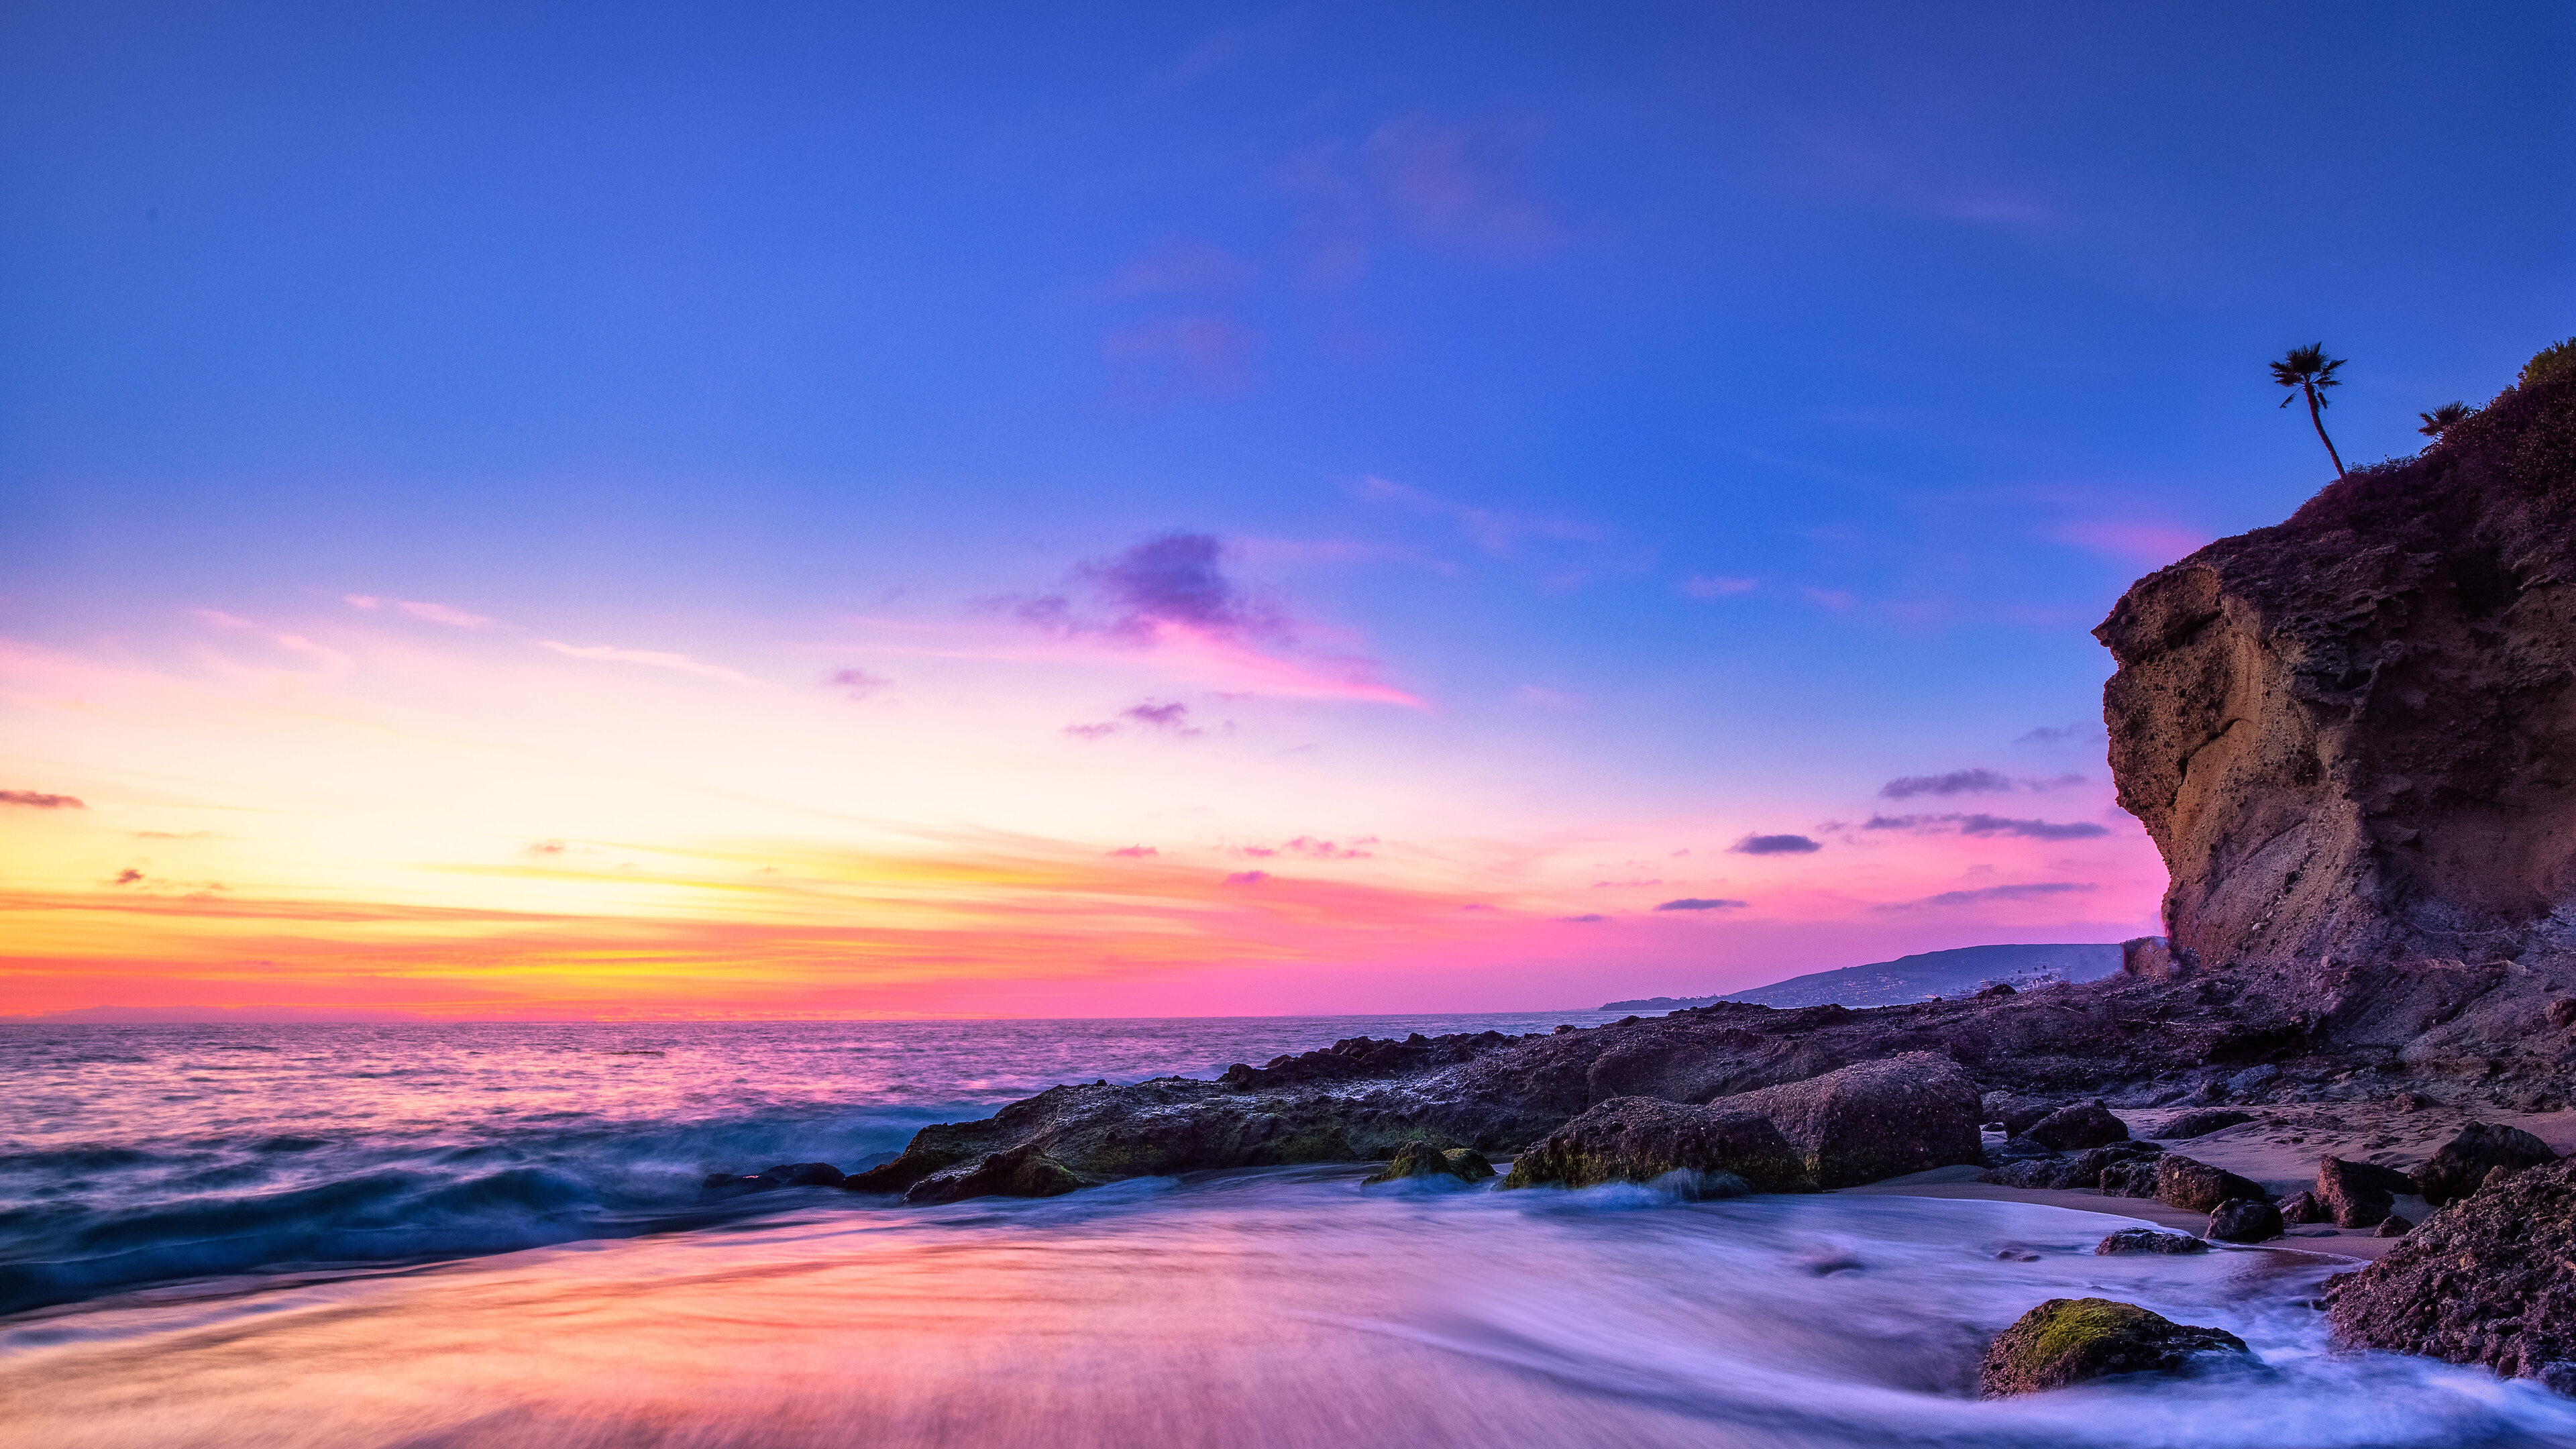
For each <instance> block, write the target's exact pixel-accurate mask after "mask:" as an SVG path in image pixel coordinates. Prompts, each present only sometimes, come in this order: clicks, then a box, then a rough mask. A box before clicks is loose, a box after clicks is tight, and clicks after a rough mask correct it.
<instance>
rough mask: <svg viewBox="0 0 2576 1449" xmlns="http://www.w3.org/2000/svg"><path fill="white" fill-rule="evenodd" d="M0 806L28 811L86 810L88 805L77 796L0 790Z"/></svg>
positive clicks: (33, 791) (37, 791) (36, 791)
mask: <svg viewBox="0 0 2576 1449" xmlns="http://www.w3.org/2000/svg"><path fill="white" fill-rule="evenodd" d="M0 805H24V806H26V807H27V808H28V809H30V810H87V809H88V808H89V805H88V803H87V802H86V801H84V800H82V799H81V798H80V797H79V796H77V795H48V794H45V793H44V792H43V791H41V790H0Z"/></svg>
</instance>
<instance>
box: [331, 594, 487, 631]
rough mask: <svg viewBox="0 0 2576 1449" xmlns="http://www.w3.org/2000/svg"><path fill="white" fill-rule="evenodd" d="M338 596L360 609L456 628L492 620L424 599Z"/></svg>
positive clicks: (474, 625) (369, 595) (365, 595)
mask: <svg viewBox="0 0 2576 1449" xmlns="http://www.w3.org/2000/svg"><path fill="white" fill-rule="evenodd" d="M340 597H341V598H342V599H343V600H345V601H347V602H348V603H350V604H353V605H355V606H357V607H358V608H361V609H393V610H395V611H397V612H400V613H405V614H409V615H411V616H412V617H413V618H415V619H425V620H427V621H429V622H430V623H432V624H445V625H448V626H450V627H452V628H457V629H480V628H482V627H483V626H484V625H486V624H489V623H491V622H493V621H492V620H490V619H488V618H485V617H484V616H483V615H481V614H469V613H467V612H465V611H464V610H463V609H459V608H454V607H451V606H449V605H447V604H433V603H430V602H428V601H427V600H425V599H389V598H385V597H383V596H381V595H377V594H342V595H341V596H340Z"/></svg>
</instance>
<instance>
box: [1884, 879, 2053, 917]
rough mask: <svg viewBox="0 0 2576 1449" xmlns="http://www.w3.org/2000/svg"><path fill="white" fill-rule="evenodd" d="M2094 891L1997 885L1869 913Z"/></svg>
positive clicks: (2039, 883)
mask: <svg viewBox="0 0 2576 1449" xmlns="http://www.w3.org/2000/svg"><path fill="white" fill-rule="evenodd" d="M2095 888H2096V887H2095V886H2094V885H2093V884H2092V883H2091V882H2089V881H2065V880H2048V881H2034V882H2032V883H2031V884H2029V885H1999V886H1985V887H1983V888H1981V889H1978V890H1969V891H1943V892H1941V893H1940V894H1939V895H1937V896H1925V897H1923V898H1922V899H1921V900H1916V901H1898V902H1896V903H1895V904H1893V905H1884V906H1876V907H1872V909H1874V910H1881V911H1910V910H1914V909H1916V908H1918V907H1923V906H1971V905H1976V904H1977V903H1979V902H1981V901H2027V900H2039V899H2042V898H2045V897H2048V896H2056V895H2065V894H2067V893H2068V892H2070V891H2089V890H2093V889H2095Z"/></svg>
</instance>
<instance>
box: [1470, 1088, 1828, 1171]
mask: <svg viewBox="0 0 2576 1449" xmlns="http://www.w3.org/2000/svg"><path fill="white" fill-rule="evenodd" d="M1674 1172H1682V1173H1706V1174H1720V1173H1723V1174H1728V1175H1732V1176H1734V1177H1736V1178H1740V1179H1742V1180H1743V1182H1744V1183H1745V1184H1746V1185H1748V1186H1750V1187H1751V1188H1753V1189H1754V1190H1755V1191H1758V1192H1811V1191H1813V1190H1814V1189H1815V1186H1816V1184H1815V1181H1814V1179H1813V1178H1811V1177H1810V1176H1809V1175H1808V1172H1807V1165H1806V1163H1805V1161H1804V1160H1803V1159H1802V1158H1801V1157H1800V1155H1799V1153H1798V1151H1797V1149H1796V1148H1794V1147H1792V1146H1791V1145H1790V1143H1789V1141H1788V1139H1787V1138H1786V1137H1784V1136H1782V1135H1781V1132H1780V1129H1779V1128H1778V1127H1776V1126H1774V1125H1772V1123H1771V1120H1770V1119H1769V1118H1767V1117H1764V1116H1763V1115H1761V1114H1760V1113H1758V1112H1745V1111H1724V1110H1720V1109H1718V1108H1714V1107H1699V1106H1693V1105H1690V1104H1688V1103H1683V1102H1663V1101H1658V1100H1656V1099H1654V1098H1652V1097H1613V1098H1612V1099H1610V1100H1609V1101H1607V1102H1604V1103H1602V1104H1601V1105H1600V1106H1598V1107H1595V1108H1593V1109H1592V1110H1590V1111H1588V1112H1586V1113H1584V1114H1583V1115H1582V1116H1580V1117H1577V1118H1575V1119H1574V1120H1573V1121H1571V1122H1568V1123H1566V1124H1565V1125H1564V1126H1563V1127H1560V1128H1558V1129H1557V1130H1556V1131H1555V1132H1552V1133H1550V1134H1549V1135H1548V1137H1547V1139H1546V1140H1545V1141H1543V1142H1540V1143H1539V1144H1538V1145H1537V1146H1535V1147H1532V1148H1531V1149H1529V1150H1528V1151H1527V1152H1524V1153H1522V1154H1521V1155H1520V1157H1519V1159H1518V1160H1516V1161H1514V1162H1513V1163H1512V1173H1511V1176H1509V1177H1507V1178H1505V1179H1503V1186H1504V1187H1506V1188H1519V1187H1592V1186H1595V1185H1597V1184H1600V1183H1605V1182H1653V1181H1655V1180H1656V1179H1657V1178H1660V1177H1663V1176H1664V1175H1666V1174H1667V1173H1674Z"/></svg>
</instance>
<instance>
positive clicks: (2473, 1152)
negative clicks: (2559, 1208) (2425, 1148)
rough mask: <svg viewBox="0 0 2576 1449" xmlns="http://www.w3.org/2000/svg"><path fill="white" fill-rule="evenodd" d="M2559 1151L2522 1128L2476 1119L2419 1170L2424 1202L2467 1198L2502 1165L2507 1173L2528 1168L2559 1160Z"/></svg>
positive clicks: (2442, 1202)
mask: <svg viewBox="0 0 2576 1449" xmlns="http://www.w3.org/2000/svg"><path fill="white" fill-rule="evenodd" d="M2557 1160H2558V1154H2557V1153H2555V1152H2552V1151H2550V1150H2549V1144H2548V1143H2546V1142H2543V1141H2541V1140H2540V1139H2539V1138H2537V1137H2534V1136H2532V1135H2531V1134H2530V1133H2528V1132H2525V1131H2523V1130H2522V1129H2521V1128H2519V1127H2503V1126H2496V1125H2493V1124H2490V1123H2485V1122H2472V1123H2470V1124H2469V1125H2468V1126H2466V1127H2463V1128H2461V1129H2460V1135H2459V1136H2457V1137H2454V1138H2452V1139H2451V1140H2450V1141H2448V1142H2446V1143H2443V1144H2442V1147H2441V1150H2440V1151H2438V1152H2435V1153H2434V1154H2433V1158H2432V1160H2431V1161H2430V1162H2427V1163H2425V1164H2424V1165H2423V1166H2422V1167H2420V1168H2418V1169H2416V1171H2415V1181H2416V1183H2417V1184H2419V1185H2420V1187H2421V1189H2422V1191H2423V1194H2424V1201H2426V1202H2427V1203H2430V1204H2432V1205H2433V1206H2434V1207H2440V1206H2441V1205H2442V1204H2444V1203H2446V1202H2449V1201H2450V1200H2451V1199H2453V1198H2457V1197H2466V1196H2468V1195H2469V1194H2470V1193H2473V1192H2475V1191H2477V1190H2478V1185H2479V1184H2481V1183H2483V1182H2485V1181H2486V1180H2487V1174H2489V1173H2491V1172H2494V1171H2496V1170H2497V1169H2499V1168H2501V1169H2502V1170H2503V1171H2504V1172H2505V1174H2506V1175H2507V1176H2511V1175H2512V1174H2514V1173H2517V1172H2520V1171H2522V1170H2523V1169H2524V1168H2526V1167H2538V1166H2540V1165H2541V1164H2543V1163H2548V1162H2555V1161H2557Z"/></svg>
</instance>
